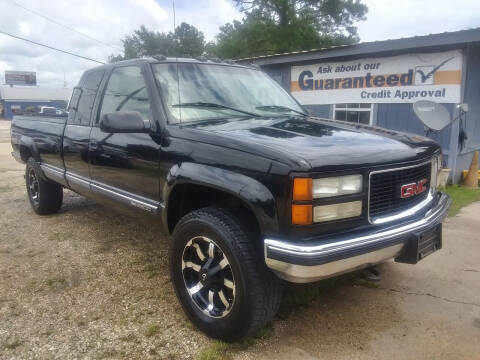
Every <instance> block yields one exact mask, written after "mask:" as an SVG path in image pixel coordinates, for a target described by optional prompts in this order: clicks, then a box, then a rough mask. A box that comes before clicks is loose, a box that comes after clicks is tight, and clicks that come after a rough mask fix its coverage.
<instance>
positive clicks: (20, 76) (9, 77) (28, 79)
mask: <svg viewBox="0 0 480 360" xmlns="http://www.w3.org/2000/svg"><path fill="white" fill-rule="evenodd" d="M5 84H7V85H30V86H36V85H37V74H36V73H34V72H31V71H11V70H5Z"/></svg>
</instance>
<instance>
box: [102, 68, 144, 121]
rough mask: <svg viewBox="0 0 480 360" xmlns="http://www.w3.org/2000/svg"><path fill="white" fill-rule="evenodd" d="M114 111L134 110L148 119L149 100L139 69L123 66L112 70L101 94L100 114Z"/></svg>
mask: <svg viewBox="0 0 480 360" xmlns="http://www.w3.org/2000/svg"><path fill="white" fill-rule="evenodd" d="M116 111H136V112H138V113H140V114H141V115H142V117H143V118H144V119H150V100H149V99H148V93H147V88H146V84H145V80H144V79H143V75H142V73H141V69H140V68H139V67H138V66H124V67H119V68H116V69H115V70H113V72H112V74H111V75H110V79H109V80H108V84H107V87H106V89H105V93H104V95H103V100H102V106H101V109H100V116H99V117H98V119H97V122H98V121H99V119H101V118H102V116H103V115H104V114H108V113H112V112H116Z"/></svg>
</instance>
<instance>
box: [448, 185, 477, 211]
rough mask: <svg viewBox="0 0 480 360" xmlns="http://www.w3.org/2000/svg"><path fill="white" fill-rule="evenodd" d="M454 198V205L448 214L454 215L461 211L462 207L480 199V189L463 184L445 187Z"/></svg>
mask: <svg viewBox="0 0 480 360" xmlns="http://www.w3.org/2000/svg"><path fill="white" fill-rule="evenodd" d="M442 191H444V192H446V193H447V194H448V195H450V197H451V198H452V206H451V207H450V211H449V212H448V216H454V215H456V214H458V213H459V212H460V209H461V208H463V207H465V206H467V205H469V204H471V203H473V202H475V201H480V189H471V188H466V187H463V186H458V185H452V186H447V187H446V188H443V189H442Z"/></svg>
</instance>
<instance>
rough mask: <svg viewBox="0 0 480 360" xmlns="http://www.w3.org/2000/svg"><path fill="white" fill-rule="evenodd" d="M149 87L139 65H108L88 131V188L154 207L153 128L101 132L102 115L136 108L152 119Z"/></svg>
mask: <svg viewBox="0 0 480 360" xmlns="http://www.w3.org/2000/svg"><path fill="white" fill-rule="evenodd" d="M151 98H152V96H151V91H149V89H148V86H147V82H146V81H145V77H144V73H143V70H142V67H141V66H133V65H130V66H122V67H117V68H114V69H113V70H112V72H111V73H110V77H109V79H108V82H107V84H106V86H105V89H104V91H103V97H102V100H101V103H100V106H99V109H98V114H97V116H96V119H95V123H94V125H93V127H92V132H91V134H90V162H91V165H90V174H91V177H92V185H91V186H92V191H94V192H96V193H97V194H99V195H103V196H104V197H107V198H110V199H113V200H116V201H120V202H123V203H126V204H127V205H129V206H134V207H138V208H141V209H143V210H146V211H150V212H153V213H157V212H158V211H159V202H158V199H159V174H158V168H159V151H160V140H159V136H158V135H157V134H156V133H155V132H152V133H106V132H103V131H102V130H101V129H100V126H99V125H100V121H101V118H102V116H103V115H104V114H107V113H113V112H137V113H139V114H140V115H141V116H142V118H143V119H144V121H147V122H148V123H153V118H152V110H151V101H150V99H151Z"/></svg>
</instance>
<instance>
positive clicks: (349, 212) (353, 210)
mask: <svg viewBox="0 0 480 360" xmlns="http://www.w3.org/2000/svg"><path fill="white" fill-rule="evenodd" d="M360 215H362V202H361V201H351V202H346V203H340V204H331V205H320V206H315V207H314V208H313V221H314V222H322V221H332V220H338V219H345V218H351V217H357V216H360Z"/></svg>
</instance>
